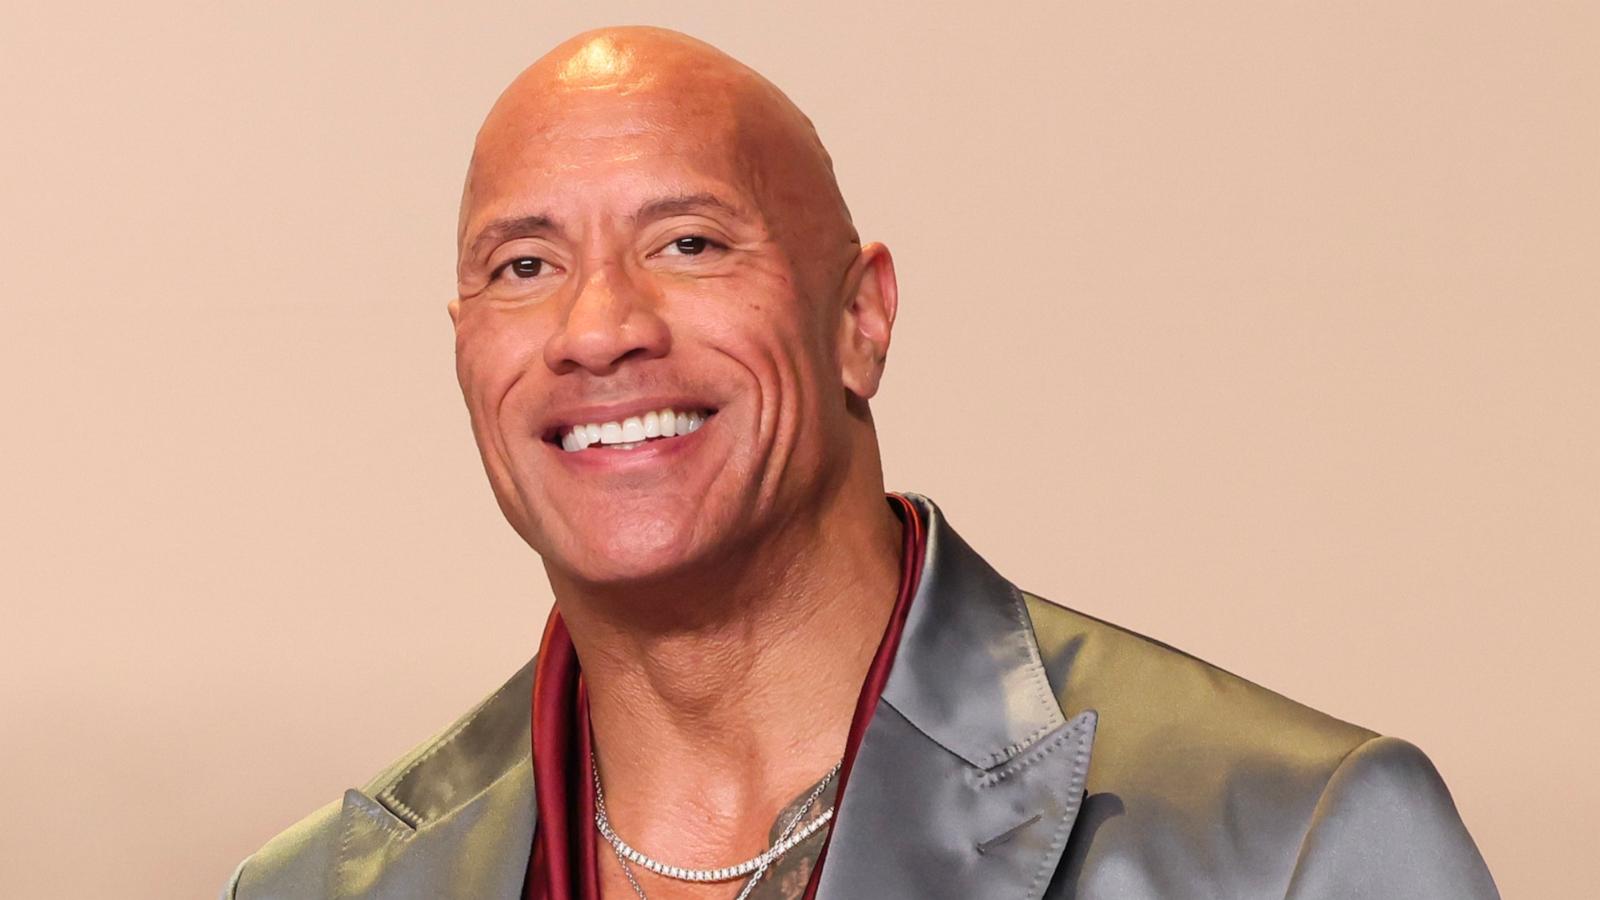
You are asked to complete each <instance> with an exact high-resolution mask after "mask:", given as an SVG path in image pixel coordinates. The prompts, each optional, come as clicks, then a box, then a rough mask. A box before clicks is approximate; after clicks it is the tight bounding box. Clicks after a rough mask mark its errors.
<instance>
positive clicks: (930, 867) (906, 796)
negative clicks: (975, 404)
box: [818, 494, 1096, 900]
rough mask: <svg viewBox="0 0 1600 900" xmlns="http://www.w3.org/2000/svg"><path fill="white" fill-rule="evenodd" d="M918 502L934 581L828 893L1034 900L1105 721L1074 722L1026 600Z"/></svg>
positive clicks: (872, 740) (1062, 841) (856, 775)
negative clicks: (1054, 686)
mask: <svg viewBox="0 0 1600 900" xmlns="http://www.w3.org/2000/svg"><path fill="white" fill-rule="evenodd" d="M906 496H907V498H908V499H910V500H911V501H912V502H913V503H916V504H917V507H918V511H919V512H920V513H921V514H922V515H923V517H924V519H925V521H927V523H928V529H927V531H928V537H927V541H928V543H927V550H926V559H925V562H924V565H923V571H922V578H921V581H920V583H919V585H918V587H917V595H916V597H915V599H914V600H913V602H912V607H911V611H910V614H909V617H908V619H907V621H906V628H905V632H904V633H903V635H902V637H901V643H900V648H899V652H898V653H897V654H896V658H895V662H894V667H893V669H892V670H891V671H890V675H889V682H888V684H887V686H886V687H885V689H884V694H883V701H882V702H881V703H880V704H879V705H878V711H877V713H876V714H875V715H874V717H873V720H872V723H871V724H870V725H869V726H868V727H867V732H866V735H865V737H864V738H863V740H862V744H861V749H860V752H859V754H858V756H857V757H856V762H855V766H854V768H853V770H852V772H851V775H850V786H849V789H848V790H847V791H846V792H845V796H844V799H843V801H842V803H841V805H840V808H839V812H838V818H837V820H836V822H835V823H834V831H833V836H832V838H830V840H829V848H828V858H827V861H826V864H825V865H824V866H823V870H822V883H821V885H820V889H819V891H818V896H819V898H823V900H844V898H858V897H873V898H881V900H896V898H904V900H911V898H916V900H969V898H972V897H1007V898H1029V900H1033V898H1038V897H1040V896H1041V895H1042V894H1043V893H1044V891H1045V889H1046V887H1048V885H1049V883H1050V878H1051V876H1052V875H1053V874H1054V873H1055V869H1056V866H1057V865H1058V864H1059V862H1060V860H1061V855H1062V851H1063V849H1064V848H1065V847H1066V843H1067V838H1068V836H1069V835H1070V834H1071V832H1072V825H1073V823H1074V821H1076V819H1077V815H1078V809H1079V806H1080V805H1081V803H1082V799H1083V791H1084V781H1085V778H1086V777H1087V774H1088V769H1089V758H1090V751H1091V748H1092V745H1093V742H1094V731H1095V724H1096V718H1095V713H1094V711H1092V710H1085V711H1083V712H1081V713H1079V714H1078V715H1076V716H1074V717H1073V718H1072V720H1071V721H1068V720H1067V718H1066V717H1065V716H1064V715H1063V714H1062V710H1061V707H1060V705H1059V704H1058V703H1057V701H1056V699H1055V694H1054V692H1053V691H1052V690H1051V689H1050V684H1049V682H1048V680H1047V679H1046V677H1045V670H1044V666H1043V664H1042V663H1041V661H1040V659H1039V648H1038V644H1037V642H1036V641H1035V639H1034V635H1033V629H1032V626H1031V624H1030V621H1029V619H1028V614H1027V609H1026V607H1025V606H1024V605H1023V600H1022V596H1021V594H1020V593H1019V592H1018V591H1017V589H1016V588H1015V587H1013V586H1012V585H1011V584H1010V583H1009V582H1007V581H1006V580H1005V579H1004V578H1002V577H1001V576H1000V575H999V574H998V573H997V572H995V571H994V569H992V568H991V567H990V566H989V565H988V564H987V563H985V562H984V561H983V559H982V558H981V557H979V556H978V555H977V553H975V552H974V551H973V550H972V548H971V547H969V546H967V544H966V542H965V541H963V540H962V539H961V538H960V537H959V536H958V535H957V534H956V533H955V532H954V531H953V530H951V529H950V527H949V525H948V524H947V523H946V522H945V521H944V518H943V516H942V514H941V513H940V512H939V509H938V508H937V507H936V506H934V505H933V503H932V502H931V501H929V500H928V499H927V498H926V497H921V496H919V495H916V494H907V495H906Z"/></svg>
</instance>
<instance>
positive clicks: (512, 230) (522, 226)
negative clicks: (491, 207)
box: [467, 191, 743, 259]
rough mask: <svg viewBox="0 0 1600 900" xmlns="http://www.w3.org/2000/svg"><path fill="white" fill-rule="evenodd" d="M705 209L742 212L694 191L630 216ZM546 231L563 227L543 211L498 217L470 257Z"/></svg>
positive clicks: (633, 218)
mask: <svg viewBox="0 0 1600 900" xmlns="http://www.w3.org/2000/svg"><path fill="white" fill-rule="evenodd" d="M703 209H716V210H720V211H722V212H724V213H727V214H728V215H731V216H742V215H743V213H742V212H741V211H740V209H739V208H738V207H736V206H734V205H733V204H732V203H729V202H728V201H726V200H724V199H722V198H721V197H718V196H717V195H716V194H712V193H707V192H704V191H702V192H700V193H695V194H679V195H677V196H673V197H662V198H659V199H656V200H651V201H650V202H648V203H646V204H645V205H643V206H641V207H639V209H638V210H637V211H635V212H634V214H633V215H631V216H629V217H628V219H629V221H631V222H640V221H645V220H649V219H663V218H666V217H667V216H679V215H684V214H685V213H691V212H696V211H698V210H703ZM544 231H555V232H559V231H561V226H560V225H559V224H557V222H556V220H555V219H553V218H551V217H550V216H547V215H545V214H543V213H535V214H533V215H528V216H513V217H510V218H505V219H496V220H494V221H493V222H490V223H489V224H488V225H485V226H484V227H483V230H482V231H480V232H478V236H477V237H475V238H473V239H472V246H471V248H470V252H469V253H468V254H467V258H469V259H478V258H480V257H481V256H482V255H483V253H484V251H486V250H488V249H489V248H491V247H493V246H494V245H496V244H499V243H501V242H502V241H506V240H509V239H510V238H514V237H528V236H531V235H535V234H538V233H540V232H544Z"/></svg>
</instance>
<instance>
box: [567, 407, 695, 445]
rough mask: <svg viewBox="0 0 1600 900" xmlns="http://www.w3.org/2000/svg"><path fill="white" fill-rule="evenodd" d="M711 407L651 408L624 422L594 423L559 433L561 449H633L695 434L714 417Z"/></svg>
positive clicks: (576, 426) (573, 427)
mask: <svg viewBox="0 0 1600 900" xmlns="http://www.w3.org/2000/svg"><path fill="white" fill-rule="evenodd" d="M712 414H713V413H712V411H711V410H706V409H695V410H676V409H661V410H651V411H650V412H647V413H645V414H644V415H642V416H629V417H627V418H625V419H622V420H620V421H611V422H590V423H587V424H584V425H574V426H572V427H570V428H564V429H562V430H561V431H560V432H559V435H558V436H559V439H560V441H559V442H560V444H561V449H562V450H565V451H567V452H568V453H581V452H583V451H584V450H587V449H588V448H590V447H592V446H596V445H598V446H600V447H603V448H605V449H607V450H613V451H615V450H633V449H636V448H638V447H643V446H644V445H646V444H649V443H654V442H656V441H661V440H666V439H669V438H673V437H678V436H681V435H686V434H691V433H693V432H695V431H697V430H699V428H700V426H701V425H703V424H704V423H705V421H706V420H707V419H709V418H710V417H711V416H712Z"/></svg>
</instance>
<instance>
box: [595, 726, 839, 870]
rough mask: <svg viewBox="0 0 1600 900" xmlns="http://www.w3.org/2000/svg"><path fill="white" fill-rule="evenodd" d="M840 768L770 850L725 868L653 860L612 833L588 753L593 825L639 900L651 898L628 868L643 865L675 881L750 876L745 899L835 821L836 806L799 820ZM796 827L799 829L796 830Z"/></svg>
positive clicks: (825, 780)
mask: <svg viewBox="0 0 1600 900" xmlns="http://www.w3.org/2000/svg"><path fill="white" fill-rule="evenodd" d="M839 765H840V764H839V763H835V764H834V766H833V768H832V769H829V770H828V774H827V777H825V778H823V779H822V781H821V782H820V783H818V784H817V786H816V787H815V788H813V789H812V790H811V793H810V794H808V795H807V796H806V801H805V803H803V804H801V806H800V809H799V810H797V811H796V812H795V814H794V817H793V818H791V819H790V820H789V823H788V824H787V825H785V826H784V827H783V831H782V832H781V833H780V834H779V835H778V840H777V841H776V842H775V843H773V845H772V846H771V847H769V848H767V849H766V850H765V851H763V852H761V853H758V854H756V855H755V856H752V857H751V858H749V859H747V860H745V861H744V862H742V863H738V864H736V865H732V866H723V867H721V868H718V869H694V868H689V867H687V866H673V865H668V864H666V863H664V862H660V861H658V860H655V859H652V858H651V857H649V856H646V855H645V854H643V853H640V852H639V851H638V850H635V849H634V848H632V847H630V846H629V845H628V842H627V841H624V840H623V839H622V838H621V837H620V836H618V835H617V833H616V832H615V831H614V830H612V828H611V822H610V820H609V819H607V818H606V793H605V791H604V790H603V789H602V788H601V787H600V766H599V763H598V762H597V761H596V760H595V758H594V754H592V753H591V754H589V768H590V769H591V770H592V771H593V772H594V826H595V828H596V829H597V830H599V832H600V836H601V837H603V838H605V839H606V842H607V843H609V844H610V845H611V850H612V852H614V853H616V854H617V862H619V863H621V864H622V874H623V875H625V876H627V879H628V884H629V885H630V886H631V887H632V888H633V892H634V893H635V894H638V895H639V900H649V898H648V897H646V896H645V894H644V888H643V887H641V886H640V885H639V880H638V879H637V878H635V877H634V875H633V866H632V865H629V864H630V863H633V864H636V865H639V866H642V867H643V868H645V869H648V870H649V871H651V872H654V873H656V874H657V875H661V876H663V877H666V878H674V879H677V880H678V881H693V882H700V883H710V882H718V881H732V880H734V879H735V878H743V877H744V876H746V875H749V876H750V880H749V881H747V882H745V885H744V889H743V890H741V891H739V896H738V897H737V898H736V900H745V898H747V897H749V896H750V892H751V891H753V890H755V887H756V884H757V882H759V881H760V880H761V877H762V876H763V875H765V874H766V873H767V869H768V868H769V867H770V866H771V865H772V864H773V863H775V862H777V861H778V860H779V859H781V858H783V855H784V854H786V853H788V852H789V851H790V850H793V849H794V848H795V847H798V846H799V845H800V844H801V843H803V842H804V841H805V839H806V838H808V837H811V836H812V835H813V834H816V833H817V831H818V829H820V828H822V827H823V826H824V825H826V824H828V823H829V822H830V821H832V820H833V807H832V806H829V807H828V808H827V809H825V810H823V811H822V814H821V815H819V816H817V817H816V818H815V819H812V820H811V821H809V822H807V823H806V824H805V825H803V826H801V825H800V820H801V819H803V818H805V816H806V813H808V812H810V811H811V808H812V807H813V806H815V805H816V803H817V798H819V797H821V796H822V792H823V791H824V790H827V787H828V785H829V784H831V783H833V778H834V776H835V775H838V774H839ZM797 826H799V827H798V828H797Z"/></svg>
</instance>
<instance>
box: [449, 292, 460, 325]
mask: <svg viewBox="0 0 1600 900" xmlns="http://www.w3.org/2000/svg"><path fill="white" fill-rule="evenodd" d="M445 308H446V309H447V310H449V311H450V323H451V324H452V325H454V324H456V323H458V322H459V321H461V298H460V297H456V298H454V299H453V300H451V301H450V302H449V303H448V304H446V305H445Z"/></svg>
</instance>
